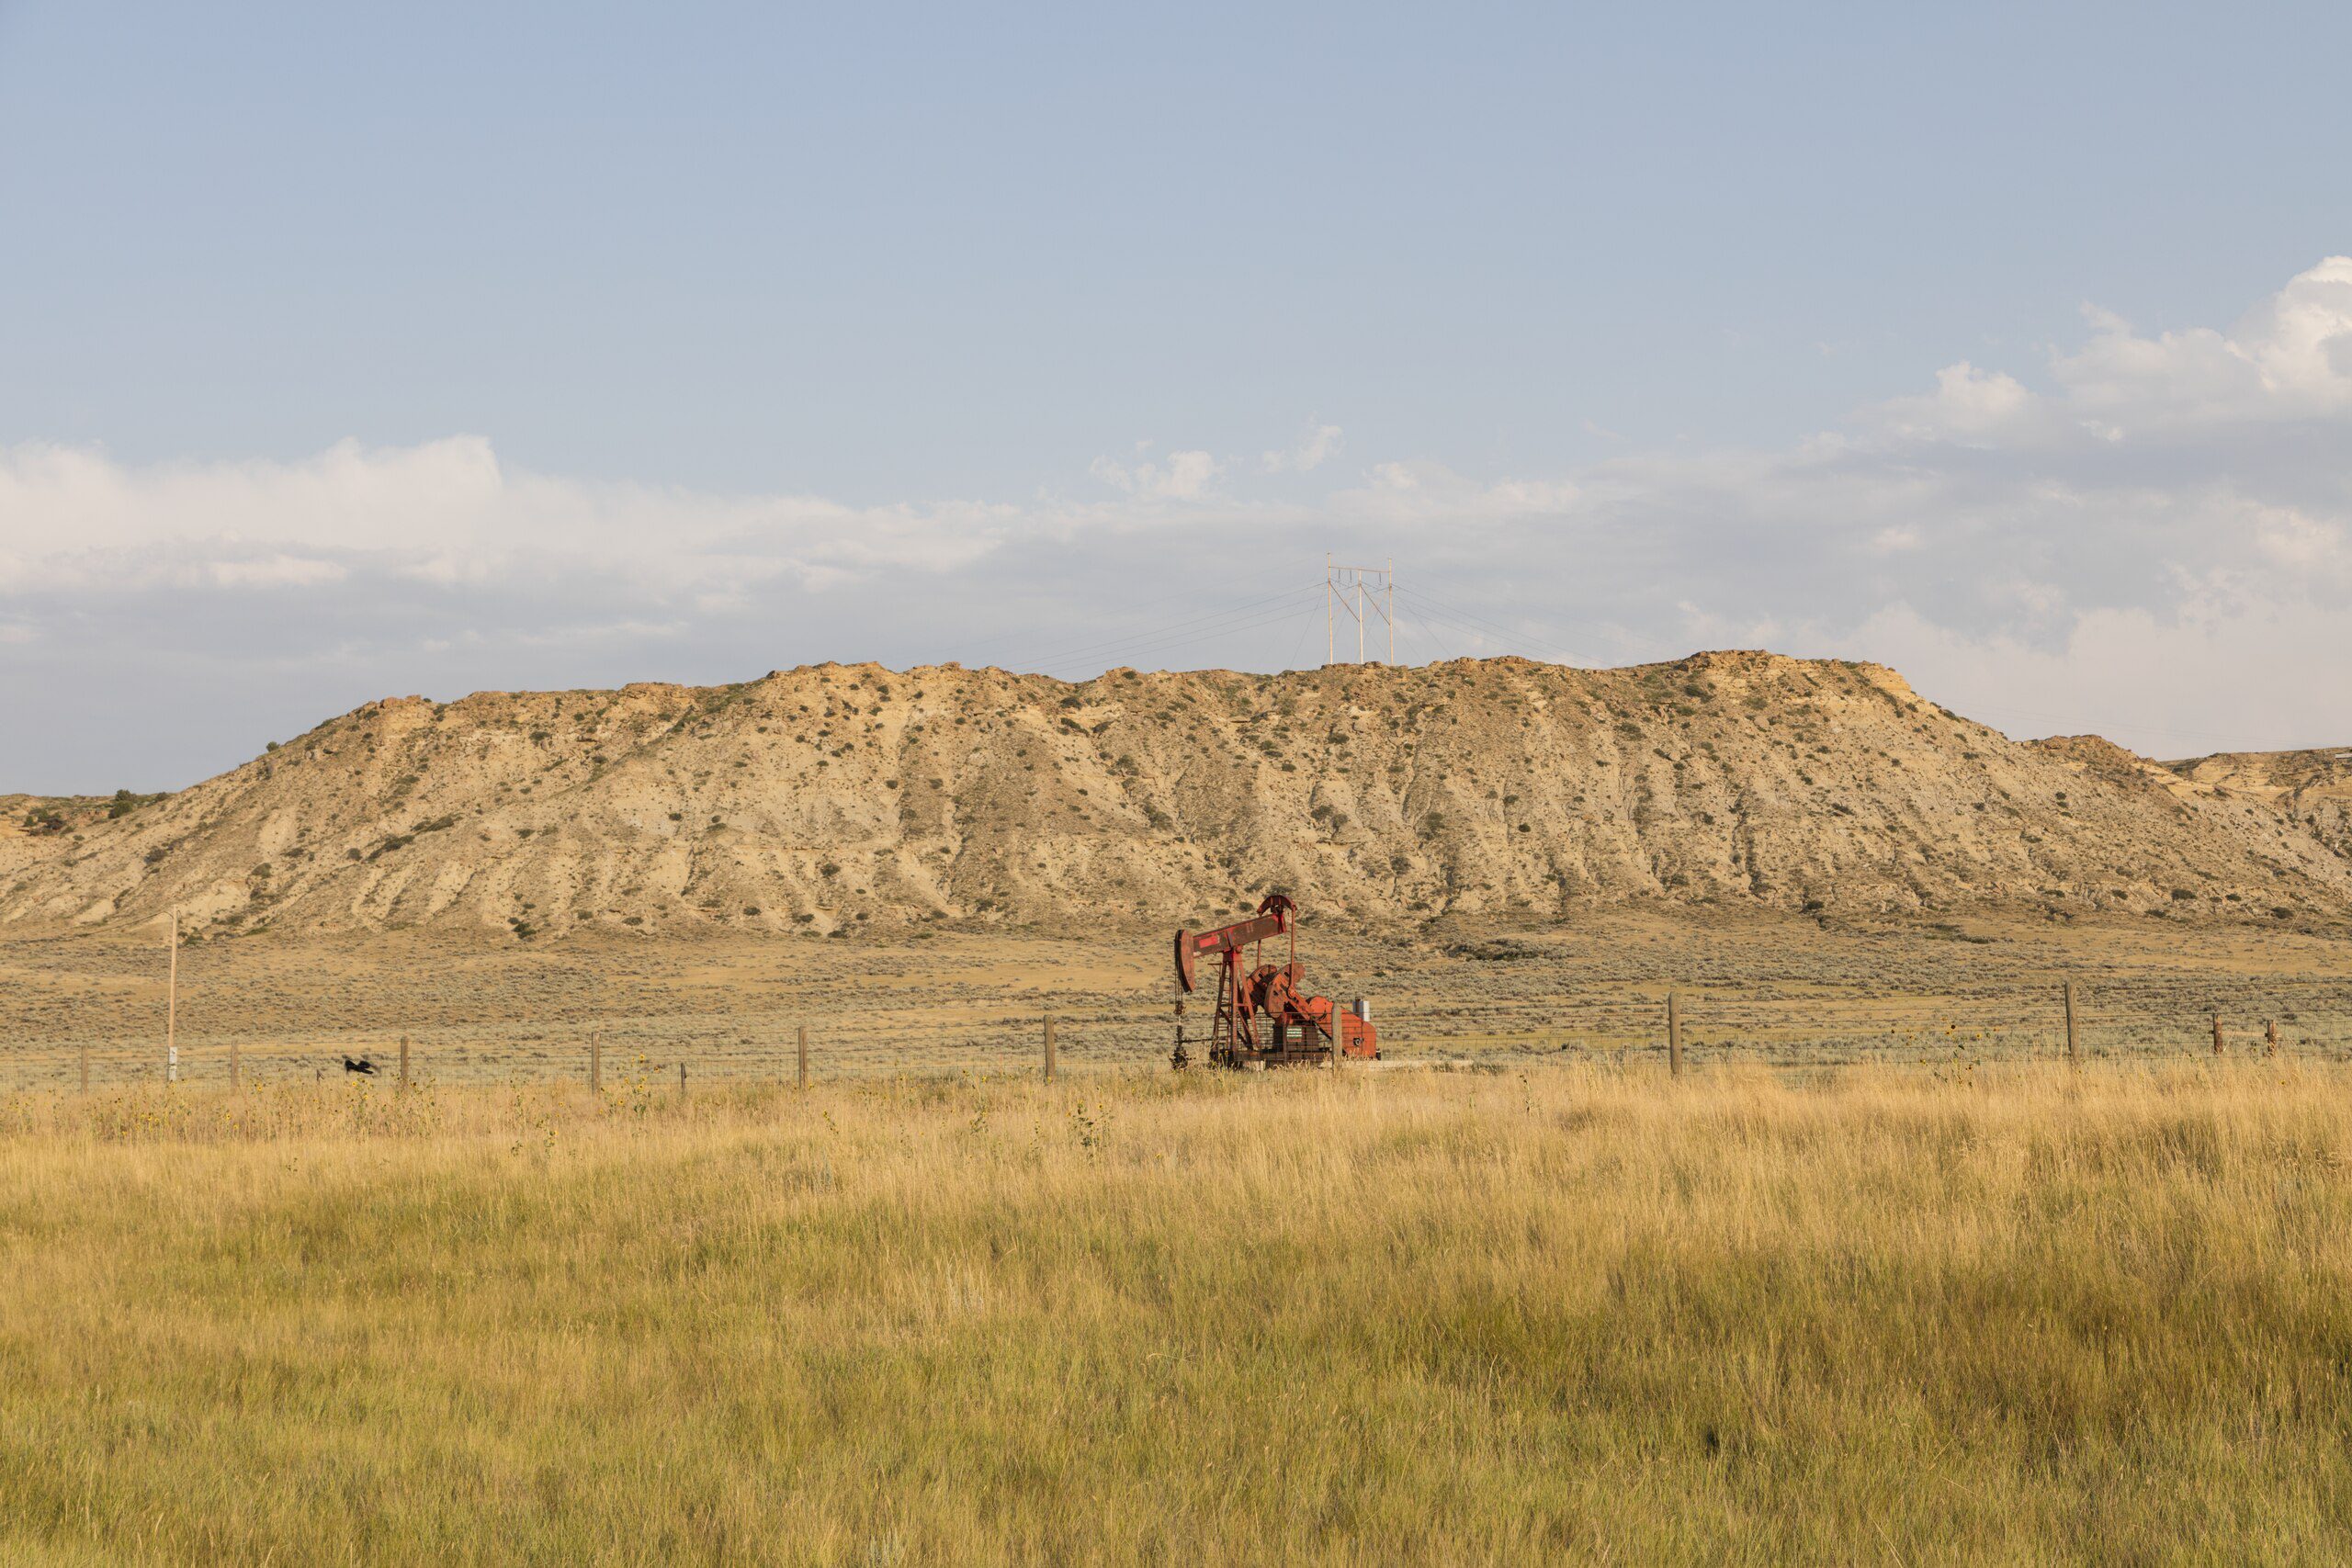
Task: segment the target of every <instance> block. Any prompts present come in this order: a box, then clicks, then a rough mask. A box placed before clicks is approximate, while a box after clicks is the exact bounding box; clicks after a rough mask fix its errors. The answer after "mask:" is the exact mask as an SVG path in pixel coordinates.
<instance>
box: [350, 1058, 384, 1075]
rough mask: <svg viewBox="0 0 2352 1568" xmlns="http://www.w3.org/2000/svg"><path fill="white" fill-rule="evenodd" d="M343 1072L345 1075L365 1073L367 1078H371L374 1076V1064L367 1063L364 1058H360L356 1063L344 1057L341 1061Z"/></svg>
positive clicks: (366, 1059)
mask: <svg viewBox="0 0 2352 1568" xmlns="http://www.w3.org/2000/svg"><path fill="white" fill-rule="evenodd" d="M343 1070H344V1071H345V1072H346V1073H365V1074H367V1075H368V1077H375V1076H376V1064H375V1063H373V1062H371V1061H369V1060H368V1058H367V1057H365V1056H362V1057H360V1058H359V1059H358V1060H357V1061H356V1062H355V1061H353V1060H352V1059H351V1058H350V1057H348V1056H345V1058H344V1059H343Z"/></svg>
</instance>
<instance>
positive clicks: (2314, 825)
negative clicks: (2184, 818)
mask: <svg viewBox="0 0 2352 1568" xmlns="http://www.w3.org/2000/svg"><path fill="white" fill-rule="evenodd" d="M2164 765H2165V767H2166V768H2168V769H2170V770H2171V771H2172V772H2173V773H2177V774H2178V775H2179V776H2180V777H2182V778H2184V779H2187V780H2188V781H2190V782H2191V783H2193V784H2197V785H2199V786H2200V787H2203V788H2207V789H2210V790H2211V791H2213V792H2214V793H2215V794H2217V795H2222V796H2224V797H2230V796H2250V797H2252V798H2253V799H2256V800H2260V801H2265V802H2267V803H2268V804H2269V805H2270V806H2272V807H2275V808H2276V809H2277V810H2278V812H2279V813H2280V814H2281V815H2282V816H2284V817H2286V818H2288V819H2289V820H2290V821H2292V822H2295V823H2297V824H2298V825H2300V826H2301V827H2302V828H2303V829H2305V830H2306V831H2308V832H2310V833H2311V834H2312V836H2313V837H2315V838H2317V839H2318V840H2320V841H2321V842H2322V843H2324V844H2326V845H2327V846H2328V847H2329V848H2330V849H2332V850H2334V851H2335V852H2336V853H2338V854H2341V855H2347V856H2352V750H2346V748H2344V747H2341V746H2324V747H2320V748H2318V749H2317V750H2308V751H2222V752H2216V753H2215V754H2214V755H2212V756H2210V757H2192V758H2189V759H2188V760H2187V761H2177V762H2167V763H2165V764H2164Z"/></svg>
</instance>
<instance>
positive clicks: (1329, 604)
mask: <svg viewBox="0 0 2352 1568" xmlns="http://www.w3.org/2000/svg"><path fill="white" fill-rule="evenodd" d="M1374 588H1378V589H1379V590H1380V597H1379V598H1377V599H1374V597H1373V595H1372V591H1373V590H1374ZM1341 610H1345V611H1346V612H1347V613H1348V614H1349V615H1350V616H1351V617H1352V618H1353V619H1354V621H1355V623H1356V662H1357V663H1359V664H1362V663H1363V662H1364V656H1365V654H1366V652H1367V651H1368V649H1367V648H1366V646H1365V640H1364V627H1365V626H1367V625H1368V624H1369V623H1370V622H1371V620H1372V617H1373V616H1374V615H1378V616H1379V617H1380V618H1381V620H1382V621H1384V622H1385V623H1386V624H1387V626H1388V662H1389V663H1391V664H1394V663H1396V662H1397V560H1396V558H1395V557H1393V556H1392V557H1390V558H1389V560H1388V564H1387V565H1385V566H1341V565H1340V564H1339V563H1338V562H1337V561H1336V560H1334V559H1333V558H1332V557H1331V556H1330V555H1329V553H1328V552H1327V553H1326V554H1325V555H1324V557H1323V662H1324V663H1325V664H1326V665H1331V664H1337V663H1338V662H1339V661H1340V634H1339V626H1340V616H1339V613H1340V611H1341Z"/></svg>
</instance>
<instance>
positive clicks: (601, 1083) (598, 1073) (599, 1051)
mask: <svg viewBox="0 0 2352 1568" xmlns="http://www.w3.org/2000/svg"><path fill="white" fill-rule="evenodd" d="M604 1089H605V1032H604V1031H603V1030H601V1029H592V1030H590V1031H589V1032H588V1092H589V1093H591V1094H601V1093H603V1092H604Z"/></svg>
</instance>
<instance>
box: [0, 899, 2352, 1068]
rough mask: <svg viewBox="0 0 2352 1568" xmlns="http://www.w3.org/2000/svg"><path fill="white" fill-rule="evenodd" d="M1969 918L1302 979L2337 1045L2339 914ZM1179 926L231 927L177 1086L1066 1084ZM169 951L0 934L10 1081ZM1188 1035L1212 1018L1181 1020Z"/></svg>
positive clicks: (1853, 1036)
mask: <svg viewBox="0 0 2352 1568" xmlns="http://www.w3.org/2000/svg"><path fill="white" fill-rule="evenodd" d="M2306 925H2307V926H2308V929H2303V928H2302V927H2298V928H2296V929H2273V928H2272V927H2267V926H2262V925H2255V924H2246V923H2238V924H2224V923H2217V922H2206V923H2191V922H2186V921H2173V920H2163V919H2101V920H2094V919H2082V920H2078V921H2073V922H2050V921H2044V920H2040V919H2032V920H2028V919H2018V918H2015V917H2012V918H2008V919H1993V918H1992V917H1989V916H1984V917H1975V916H1972V917H1967V918H1964V919H1963V918H1961V917H1955V918H1954V919H1952V920H1951V921H1950V922H1946V923H1943V924H1922V923H1920V922H1917V921H1911V922H1900V923H1891V924H1888V925H1885V926H1883V927H1872V928H1864V927H1860V926H1850V925H1841V926H1839V927H1838V928H1837V929H1835V930H1832V929H1826V928H1825V927H1824V926H1822V925H1821V924H1820V923H1819V922H1818V921H1815V920H1812V919H1798V918H1795V917H1792V916H1767V915H1759V914H1752V913H1750V914H1740V913H1735V912H1730V911H1714V912H1709V911H1702V910H1681V911H1658V910H1650V911H1643V910H1630V911H1628V910H1615V911H1591V912H1586V913H1580V914H1578V915H1577V918H1575V919H1571V920H1557V919H1515V920H1514V919H1469V918H1459V919H1455V918H1449V919H1446V920H1444V921H1442V922H1437V923H1434V924H1432V925H1430V926H1428V927H1406V928H1401V929H1398V930H1396V931H1386V932H1373V931H1363V930H1360V929H1357V928H1355V927H1353V926H1351V925H1350V924H1348V923H1346V922H1341V921H1332V922H1326V923H1323V924H1317V923H1314V922H1313V921H1312V919H1310V920H1309V922H1308V923H1307V924H1306V925H1305V926H1303V927H1302V931H1301V934H1300V938H1299V951H1300V955H1301V957H1302V959H1303V961H1304V962H1305V964H1306V972H1307V976H1308V979H1309V981H1310V983H1311V984H1312V985H1313V986H1314V987H1316V988H1317V989H1318V990H1321V991H1324V992H1325V993H1327V994H1329V995H1332V996H1337V997H1340V998H1351V997H1359V996H1361V997H1368V998H1371V999H1372V1001H1373V1003H1374V1017H1375V1018H1376V1019H1377V1020H1378V1021H1379V1023H1380V1029H1381V1036H1382V1042H1383V1049H1384V1051H1386V1052H1387V1053H1389V1054H1391V1055H1397V1056H1398V1057H1400V1058H1402V1059H1405V1060H1420V1061H1430V1060H1457V1059H1464V1058H1467V1059H1470V1060H1474V1061H1481V1062H1487V1063H1503V1064H1509V1065H1512V1066H1518V1065H1523V1064H1526V1063H1529V1062H1532V1060H1534V1059H1536V1058H1539V1057H1543V1056H1547V1055H1563V1054H1565V1055H1589V1056H1595V1057H1599V1058H1603V1059H1608V1058H1614V1057H1620V1056H1623V1057H1628V1058H1632V1059H1636V1060H1637V1059H1639V1058H1641V1057H1643V1056H1645V1055H1657V1053H1658V1052H1659V1051H1660V1049H1661V1047H1662V1046H1663V1045H1664V1043H1665V1041H1664V1023H1665V1003H1666V994H1667V992H1668V989H1669V988H1673V989H1678V990H1679V993H1680V997H1681V1002H1682V1019H1683V1025H1684V1043H1685V1045H1686V1046H1687V1047H1688V1048H1689V1050H1690V1052H1691V1055H1692V1057H1693V1059H1694V1060H1696V1061H1700V1062H1709V1063H1720V1062H1726V1061H1740V1060H1746V1061H1763V1062H1777V1063H1789V1062H1797V1061H1804V1062H1859V1061H1919V1060H1923V1059H1935V1060H1949V1059H1951V1058H1953V1057H1955V1056H1968V1057H1975V1058H1978V1059H1995V1060H2003V1059H2018V1058H2023V1057H2027V1056H2031V1055H2043V1056H2048V1055H2052V1054H2055V1053H2056V1052H2057V1051H2059V1050H2060V1049H2061V1048H2062V1046H2063V1043H2064V1024H2063V1021H2062V1014H2061V1012H2060V1009H2059V1001H2058V997H2059V987H2061V985H2062V984H2064V982H2066V981H2068V980H2072V981H2075V982H2077V983H2078V986H2079V988H2080V995H2081V1004H2082V1022H2083V1041H2084V1048H2085V1050H2086V1051H2087V1052H2088V1053H2090V1054H2091V1055H2094V1056H2098V1055H2117V1056H2125V1055H2130V1056H2164V1055H2174V1056H2177V1055H2183V1054H2186V1053H2192V1052H2203V1051H2206V1050H2208V1049H2210V1045H2211V1016H2212V1015H2213V1014H2214V1013H2216V1012H2218V1013H2220V1014H2222V1017H2223V1019H2224V1021H2225V1023H2226V1026H2227V1028H2228V1030H2229V1032H2230V1035H2231V1038H2232V1041H2233V1045H2234V1048H2236V1049H2240V1050H2244V1049H2246V1048H2248V1047H2250V1046H2252V1045H2254V1044H2256V1043H2257V1042H2259V1041H2260V1040H2261V1039H2262V1037H2263V1025H2264V1023H2265V1022H2266V1021H2275V1022H2276V1023H2277V1025H2278V1037H2279V1042H2280V1044H2281V1046H2282V1048H2283V1049H2284V1050H2285V1051H2287V1052H2288V1053H2289V1054H2290V1055H2352V979H2347V977H2346V976H2352V925H2347V926H2345V927H2341V928H2339V927H2336V926H2334V925H2323V924H2320V923H2317V922H2306ZM1168 936H1169V932H1168V931H1167V929H1166V928H1163V927H1153V928H1151V929H1149V930H1136V929H1116V928H1114V929H1103V930H1094V929H1090V930H1087V931H1083V932H1077V933H1072V932H1063V933H1044V932H1037V931H1025V932H1024V931H941V932H937V933H922V934H919V935H917V936H905V935H901V936H899V937H897V938H895V939H889V938H883V937H875V938H860V939H857V940H843V941H826V940H814V939H805V940H804V939H799V938H794V937H762V938H743V937H728V938H716V937H714V938H710V939H707V940H702V939H695V940H689V939H684V938H676V939H652V938H644V939H639V938H625V937H618V936H613V935H610V934H609V933H607V934H605V935H601V936H593V937H592V936H583V937H580V938H576V939H572V940H568V941H565V942H560V943H552V944H530V943H518V942H512V941H510V940H504V939H502V940H499V941H495V942H493V941H489V940H486V939H484V938H481V937H480V936H475V937H470V938H461V937H458V936H454V935H451V934H448V933H439V934H435V933H430V932H421V931H394V932H384V933H379V934H376V935H371V936H349V937H332V938H330V937H318V938H298V937H295V936H293V935H290V934H288V935H277V934H272V935H268V936H260V937H240V938H237V939H235V940H233V941H220V940H216V941H209V942H203V943H198V944H193V945H191V946H190V947H189V948H188V949H187V951H185V952H183V953H181V954H180V961H179V1008H178V1035H177V1039H178V1044H179V1048H180V1054H181V1076H182V1078H183V1080H184V1081H187V1082H195V1083H202V1084H206V1085H211V1086H219V1085H225V1083H226V1082H227V1078H228V1063H229V1051H230V1047H231V1045H232V1043H234V1044H235V1045H237V1046H238V1047H239V1048H240V1049H241V1050H242V1053H243V1069H244V1072H245V1073H246V1075H247V1076H248V1077H262V1078H276V1079H286V1078H293V1077H300V1078H305V1079H307V1078H310V1077H312V1075H313V1074H314V1073H320V1072H323V1073H324V1074H325V1075H327V1076H334V1074H336V1073H337V1072H339V1070H340V1068H339V1066H338V1065H337V1060H336V1058H337V1057H338V1055H341V1054H343V1053H345V1052H351V1053H361V1052H367V1053H372V1054H374V1055H376V1056H377V1057H378V1059H379V1060H381V1059H383V1058H384V1057H385V1056H386V1055H389V1054H390V1053H391V1052H392V1051H393V1050H394V1049H395V1048H396V1047H395V1045H394V1043H395V1042H396V1041H397V1040H398V1039H399V1038H400V1037H401V1035H403V1034H405V1035H408V1036H410V1037H411V1038H412V1040H413V1045H414V1050H415V1058H416V1061H417V1064H418V1066H419V1069H420V1070H421V1071H422V1072H424V1073H427V1074H429V1075H430V1076H431V1077H434V1078H435V1079H436V1080H437V1081H439V1082H442V1083H444V1084H452V1083H460V1082H470V1083H500V1082H503V1081H506V1080H510V1079H522V1080H525V1081H530V1080H534V1079H536V1080H539V1081H554V1080H557V1079H572V1080H575V1081H576V1080H581V1079H584V1078H585V1077H586V1069H587V1040H588V1037H589V1034H590V1033H591V1032H597V1033H599V1034H600V1035H601V1036H602V1038H603V1040H604V1043H605V1053H606V1055H607V1057H608V1058H615V1059H617V1058H621V1057H635V1056H640V1055H641V1056H644V1057H646V1058H648V1059H649V1060H650V1061H653V1062H657V1063H660V1064H662V1066H665V1067H670V1068H673V1069H674V1067H675V1066H676V1065H678V1064H680V1063H684V1064H686V1065H687V1066H689V1067H690V1068H691V1071H692V1076H693V1077H694V1078H695V1080H697V1081H703V1082H716V1081H718V1080H721V1079H741V1080H744V1081H752V1080H757V1079H765V1080H767V1081H770V1082H773V1081H775V1079H776V1078H777V1077H782V1076H788V1074H789V1073H790V1070H791V1060H792V1042H793V1039H794V1034H795V1031H796V1030H797V1028H799V1027H800V1026H802V1025H807V1026H808V1027H809V1031H810V1033H811V1036H812V1039H813V1049H814V1052H815V1060H814V1069H813V1070H814V1071H815V1072H816V1073H817V1074H818V1076H820V1077H846V1076H884V1077H887V1076H888V1075H890V1074H893V1073H897V1072H902V1071H906V1070H908V1069H910V1068H913V1067H921V1068H923V1069H926V1070H941V1071H954V1070H958V1069H961V1070H966V1071H990V1070H993V1071H1003V1070H1006V1069H1009V1068H1018V1067H1022V1066H1027V1065H1029V1064H1030V1063H1032V1062H1033V1061H1034V1060H1035V1055H1036V1052H1037V1044H1038V1033H1039V1020H1040V1018H1041V1016H1042V1015H1043V1013H1044V1012H1045V1011H1046V1010H1049V1009H1050V1010H1052V1012H1053V1013H1054V1016H1055V1019H1056V1021H1057V1026H1058V1028H1059V1031H1060V1035H1059V1043H1060V1048H1061V1050H1062V1052H1063V1054H1064V1055H1066V1056H1067V1057H1068V1058H1069V1060H1070V1061H1071V1062H1072V1063H1074V1064H1077V1063H1084V1064H1091V1065H1094V1066H1114V1065H1129V1066H1140V1065H1144V1064H1148V1063H1157V1062H1163V1061H1165V1060H1166V1059H1167V1055H1168V1048H1169V1045H1170V1042H1171V1038H1172V1028H1171V1023H1172V1020H1171V1016H1170V1000H1171V997H1170V976H1169V946H1168ZM165 962H166V953H165V951H164V947H163V946H162V945H161V944H160V943H159V942H153V941H141V942H135V943H134V942H125V941H123V940H122V938H121V934H120V933H112V934H108V933H98V932H83V933H78V934H74V935H58V934H52V935H50V936H46V937H42V936H22V935H17V936H9V937H5V938H0V1093H6V1092H7V1091H9V1090H12V1089H65V1088H70V1087H72V1086H73V1085H74V1084H75V1083H76V1082H78V1081H79V1073H80V1068H81V1065H82V1060H83V1057H84V1054H85V1053H86V1055H87V1060H88V1064H89V1070H90V1075H91V1081H92V1082H93V1084H94V1085H96V1086H98V1087H101V1088H106V1087H113V1086H118V1085H121V1084H125V1083H130V1082H134V1081H139V1080H146V1081H151V1082H153V1081H157V1080H160V1078H161V1077H162V1076H163V1072H164V1050H163V1046H164V1016H165V1003H164V974H165ZM1202 1021H1203V1019H1202V1016H1201V1015H1200V1013H1199V1012H1198V1011H1197V1010H1196V1011H1195V1013H1194V1015H1193V1022H1194V1023H1195V1025H1198V1024H1199V1023H1200V1022H1202Z"/></svg>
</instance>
